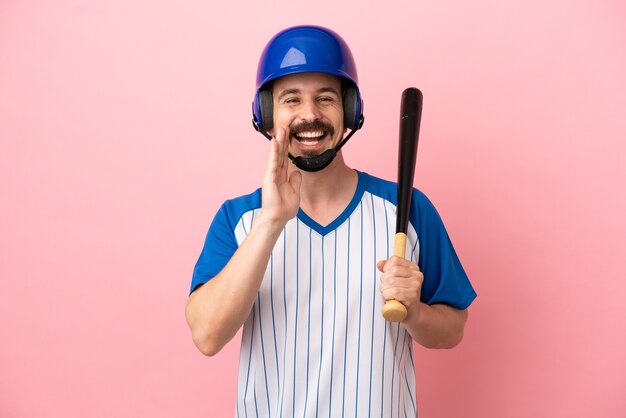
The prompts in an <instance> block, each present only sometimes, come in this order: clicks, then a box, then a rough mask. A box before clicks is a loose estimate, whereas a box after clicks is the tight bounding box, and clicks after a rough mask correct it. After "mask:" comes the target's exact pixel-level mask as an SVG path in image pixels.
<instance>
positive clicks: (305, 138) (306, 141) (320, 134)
mask: <svg viewBox="0 0 626 418" xmlns="http://www.w3.org/2000/svg"><path fill="white" fill-rule="evenodd" d="M326 134H327V132H326V131H321V130H316V131H303V132H298V133H294V134H293V137H294V138H295V139H296V140H297V141H298V142H300V143H301V144H302V145H315V144H317V143H318V142H320V141H322V140H323V139H324V138H325V137H326Z"/></svg>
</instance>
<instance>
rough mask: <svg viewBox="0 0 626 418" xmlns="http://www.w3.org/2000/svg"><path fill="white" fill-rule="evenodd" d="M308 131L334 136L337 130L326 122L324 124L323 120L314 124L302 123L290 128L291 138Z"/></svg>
mask: <svg viewBox="0 0 626 418" xmlns="http://www.w3.org/2000/svg"><path fill="white" fill-rule="evenodd" d="M306 131H325V132H327V133H329V134H330V135H331V136H332V134H333V133H334V131H335V129H334V128H333V126H332V125H330V124H328V123H326V122H322V121H321V120H316V121H313V122H302V123H299V124H297V125H294V126H292V127H290V128H289V134H290V135H291V136H293V135H297V134H299V133H301V132H306Z"/></svg>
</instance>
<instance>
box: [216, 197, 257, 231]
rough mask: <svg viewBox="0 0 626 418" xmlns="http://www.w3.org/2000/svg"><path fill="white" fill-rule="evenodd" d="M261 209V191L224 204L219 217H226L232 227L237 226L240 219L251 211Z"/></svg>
mask: <svg viewBox="0 0 626 418" xmlns="http://www.w3.org/2000/svg"><path fill="white" fill-rule="evenodd" d="M260 208H261V189H260V188H259V189H256V190H255V191H253V192H252V193H250V194H246V195H242V196H238V197H235V198H233V199H229V200H227V201H225V202H224V203H223V204H222V207H221V208H220V210H219V211H218V214H217V216H221V217H225V218H226V219H227V221H228V223H229V224H230V225H233V226H234V225H236V224H237V222H238V221H239V219H241V217H242V216H243V215H244V214H245V213H248V212H250V211H254V210H255V209H260Z"/></svg>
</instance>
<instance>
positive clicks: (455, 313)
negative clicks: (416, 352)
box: [404, 302, 467, 348]
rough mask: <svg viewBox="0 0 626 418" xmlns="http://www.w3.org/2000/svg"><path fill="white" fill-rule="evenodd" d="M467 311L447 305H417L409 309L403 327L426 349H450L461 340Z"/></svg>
mask: <svg viewBox="0 0 626 418" xmlns="http://www.w3.org/2000/svg"><path fill="white" fill-rule="evenodd" d="M466 321H467V310H458V309H455V308H453V307H451V306H449V305H444V304H435V305H426V304H424V303H421V302H420V304H419V307H418V309H409V313H408V315H407V318H406V319H405V321H404V325H405V326H406V328H407V331H408V332H409V334H410V335H411V337H412V338H413V339H414V340H415V341H416V342H418V343H419V344H420V345H422V346H424V347H426V348H452V347H454V346H456V345H458V344H459V343H460V342H461V340H462V339H463V330H464V328H465V323H466Z"/></svg>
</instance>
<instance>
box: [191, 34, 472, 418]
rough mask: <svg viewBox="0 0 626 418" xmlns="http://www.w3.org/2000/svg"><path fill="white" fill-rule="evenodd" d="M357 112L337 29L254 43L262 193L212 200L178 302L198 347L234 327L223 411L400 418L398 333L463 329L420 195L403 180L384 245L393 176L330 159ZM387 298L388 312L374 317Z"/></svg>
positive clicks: (405, 365)
mask: <svg viewBox="0 0 626 418" xmlns="http://www.w3.org/2000/svg"><path fill="white" fill-rule="evenodd" d="M361 109H362V101H361V97H360V92H359V89H358V80H357V74H356V67H355V65H354V61H353V58H352V55H351V53H350V50H349V49H348V46H347V45H346V44H345V42H344V41H343V39H341V38H340V37H339V35H337V34H336V33H334V32H333V31H330V30H328V29H325V28H320V27H314V26H301V27H294V28H289V29H286V30H285V31H282V32H280V33H279V34H277V35H276V36H275V37H274V38H273V39H272V40H271V41H270V42H269V44H268V45H267V47H266V48H265V51H264V52H263V55H262V56H261V60H260V63H259V69H258V73H257V95H256V96H255V100H254V103H253V114H254V123H255V127H256V128H257V130H259V131H260V132H261V133H263V134H264V135H265V136H267V137H268V138H270V139H271V146H270V155H269V162H268V164H267V170H266V173H265V176H264V178H263V185H262V189H259V190H257V191H255V192H254V193H252V194H250V195H247V196H242V197H239V198H236V199H233V200H230V201H227V202H225V203H224V205H223V206H222V207H221V209H220V210H219V212H218V214H217V215H216V217H215V219H214V221H213V223H212V225H211V228H210V230H209V233H208V235H207V239H206V242H205V245H204V248H203V250H202V253H201V255H200V258H199V260H198V262H197V264H196V267H195V269H194V275H193V279H192V285H191V292H192V293H191V295H190V297H189V301H188V303H187V309H186V316H187V321H188V323H189V326H190V328H191V331H192V335H193V341H194V343H195V344H196V345H197V347H198V348H199V349H200V351H202V352H203V353H204V354H206V355H214V354H216V353H217V352H219V351H220V349H221V348H222V347H223V346H224V345H225V344H226V343H227V342H228V341H230V340H231V339H232V338H233V337H234V336H235V334H236V333H237V331H238V330H239V328H240V327H241V326H242V325H243V326H244V330H243V335H242V343H241V358H240V367H239V388H238V400H237V406H236V410H237V412H236V413H237V416H247V415H254V416H264V417H283V416H290V417H294V416H326V417H328V416H330V417H335V416H370V415H371V414H373V415H375V416H385V417H396V416H402V417H404V416H415V415H416V413H417V410H416V399H415V387H414V386H415V375H414V364H413V356H412V341H413V340H414V341H417V342H418V343H419V344H421V345H423V346H425V347H432V348H450V347H453V346H455V345H457V344H458V343H459V342H460V341H461V339H462V337H463V328H464V325H465V321H466V319H467V310H466V309H467V307H468V306H469V305H470V304H471V302H472V301H473V299H474V298H475V296H476V295H475V293H474V291H473V289H472V287H471V285H470V283H469V281H468V279H467V276H466V275H465V272H464V271H463V268H462V266H461V264H460V262H459V260H458V258H457V256H456V253H455V252H454V249H453V247H452V244H451V243H450V240H449V238H448V235H447V233H446V231H445V228H444V226H443V224H442V222H441V219H440V218H439V216H438V214H437V212H436V211H435V209H434V207H433V206H432V204H431V203H430V202H429V201H428V199H427V198H426V197H425V196H424V195H423V194H422V193H421V192H419V191H417V190H414V192H413V200H412V207H411V214H410V225H409V231H408V234H407V235H408V243H407V259H403V258H399V257H395V256H391V254H393V238H394V233H395V231H394V230H393V229H394V228H393V227H394V225H395V215H396V186H395V184H393V183H390V182H387V181H384V180H380V179H377V178H375V177H372V176H369V175H368V174H365V173H362V172H358V171H355V170H353V169H351V168H350V167H348V166H347V165H346V163H345V162H344V159H343V156H342V153H341V151H340V150H339V149H340V148H341V147H342V146H343V144H344V143H345V141H346V140H347V139H348V138H349V137H350V136H351V135H352V134H353V133H354V132H355V131H356V130H358V129H359V128H360V127H361V125H362V122H363V115H362V111H361ZM347 130H349V131H350V132H349V133H348V135H347V136H345V138H344V134H345V133H346V132H347ZM290 160H291V161H290ZM292 162H293V164H292ZM388 299H396V300H398V301H400V302H402V303H403V304H404V305H405V306H406V308H407V311H408V315H407V317H406V319H405V320H403V321H402V322H401V323H391V322H387V321H385V320H384V318H383V317H382V315H381V309H382V305H383V303H384V301H385V300H388ZM366 414H367V415H366Z"/></svg>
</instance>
